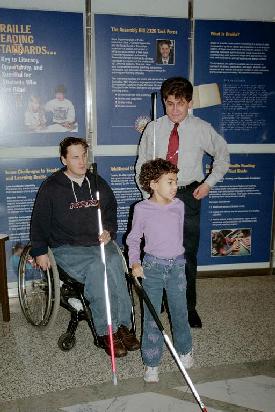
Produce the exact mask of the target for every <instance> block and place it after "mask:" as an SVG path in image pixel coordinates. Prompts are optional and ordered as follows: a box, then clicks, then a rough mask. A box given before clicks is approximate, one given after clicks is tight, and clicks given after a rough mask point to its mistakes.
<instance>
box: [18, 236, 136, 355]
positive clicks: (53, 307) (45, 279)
mask: <svg viewBox="0 0 275 412" xmlns="http://www.w3.org/2000/svg"><path fill="white" fill-rule="evenodd" d="M114 243H115V242H114ZM115 245H116V247H117V250H118V253H119V254H120V256H121V259H122V262H123V267H124V270H125V276H126V280H127V286H128V292H129V295H130V299H131V301H132V311H131V323H132V327H131V332H133V333H134V334H135V333H136V322H135V312H134V298H133V291H132V285H131V282H130V278H129V273H128V267H127V264H126V260H125V258H124V256H123V254H122V251H121V249H120V248H119V246H118V245H117V244H116V243H115ZM30 251H31V245H27V246H26V247H25V248H24V250H23V252H22V254H21V257H20V262H19V268H18V295H19V302H20V306H21V309H22V311H23V314H24V316H25V318H26V320H27V321H28V322H29V323H31V324H32V325H33V326H35V327H37V328H40V329H47V328H51V327H52V326H53V325H54V323H55V320H56V317H57V315H58V310H59V307H60V306H61V307H63V308H65V309H67V310H68V311H69V312H70V313H71V319H70V321H69V325H68V327H67V330H66V332H65V333H63V334H62V335H61V336H60V337H59V339H58V346H59V348H60V349H61V350H63V351H69V350H70V349H72V348H73V347H74V346H75V344H76V337H75V332H76V329H77V327H78V324H79V322H80V321H82V320H85V321H86V322H87V323H88V325H89V327H90V329H91V332H92V334H93V338H94V344H95V345H96V346H97V347H101V346H100V344H99V340H98V336H97V333H96V330H95V326H94V322H93V317H92V313H91V310H90V307H89V302H88V300H87V299H86V298H85V296H84V285H83V284H82V283H80V282H78V281H77V280H75V279H73V278H72V277H71V276H69V275H68V274H67V273H66V272H65V271H64V270H63V269H62V268H61V267H59V266H58V265H57V264H56V262H55V259H54V256H53V253H52V251H51V249H48V256H49V259H50V263H51V268H50V269H48V270H47V271H43V270H42V269H41V268H39V267H36V266H35V265H34V264H33V258H32V256H31V255H30Z"/></svg>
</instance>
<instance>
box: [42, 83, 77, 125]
mask: <svg viewBox="0 0 275 412" xmlns="http://www.w3.org/2000/svg"><path fill="white" fill-rule="evenodd" d="M65 94H66V88H65V86H64V85H63V84H60V85H59V86H57V87H56V89H55V98H54V99H52V100H49V101H48V102H47V103H46V106H45V110H46V112H50V113H51V114H52V123H55V124H59V125H61V126H63V127H64V128H65V129H67V130H73V129H74V128H75V108H74V105H73V104H72V102H71V101H70V100H68V99H66V98H65ZM64 131H65V130H64Z"/></svg>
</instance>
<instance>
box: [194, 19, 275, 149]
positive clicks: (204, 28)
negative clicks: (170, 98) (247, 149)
mask: <svg viewBox="0 0 275 412" xmlns="http://www.w3.org/2000/svg"><path fill="white" fill-rule="evenodd" d="M194 60H195V61H194V71H195V73H194V84H195V85H205V84H211V83H217V84H218V86H219V89H220V93H221V98H222V105H219V106H213V107H208V108H204V109H199V110H197V111H195V114H197V115H198V116H200V117H202V118H203V119H205V120H207V121H209V122H210V123H212V125H213V126H214V127H215V128H216V129H217V131H219V132H220V133H221V134H222V135H223V136H224V137H225V138H226V140H227V142H228V143H231V144H239V143H242V144H243V143H247V144H268V143H274V142H275V133H274V130H275V117H274V106H275V70H274V65H275V25H274V23H271V22H270V23H269V22H260V21H257V22H256V21H253V22H252V21H222V20H202V21H200V20H199V21H196V25H195V57H194Z"/></svg>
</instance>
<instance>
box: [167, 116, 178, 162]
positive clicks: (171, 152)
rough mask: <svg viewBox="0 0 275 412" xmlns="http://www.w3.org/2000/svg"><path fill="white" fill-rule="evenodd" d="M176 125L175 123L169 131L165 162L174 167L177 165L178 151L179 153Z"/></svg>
mask: <svg viewBox="0 0 275 412" xmlns="http://www.w3.org/2000/svg"><path fill="white" fill-rule="evenodd" d="M178 125H179V124H178V123H175V125H174V127H173V130H172V131H171V134H170V138H169V144H168V152H167V156H166V160H169V162H171V163H173V164H174V165H177V164H178V151H179V134H178Z"/></svg>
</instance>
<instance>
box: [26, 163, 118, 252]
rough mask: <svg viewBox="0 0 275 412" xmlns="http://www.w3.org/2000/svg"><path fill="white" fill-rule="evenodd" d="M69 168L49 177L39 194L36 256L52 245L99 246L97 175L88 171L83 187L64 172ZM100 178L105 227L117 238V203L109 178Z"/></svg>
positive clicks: (35, 218) (34, 233)
mask: <svg viewBox="0 0 275 412" xmlns="http://www.w3.org/2000/svg"><path fill="white" fill-rule="evenodd" d="M65 170H66V169H65V168H64V169H61V170H59V171H58V172H56V173H54V174H52V175H51V176H49V177H48V178H47V179H46V180H45V182H43V184H42V185H41V187H40V189H39V192H38V194H37V197H36V201H35V204H34V208H33V214H32V221H31V244H32V252H31V253H32V256H40V255H43V254H46V253H47V252H48V246H49V247H53V248H54V247H58V246H61V245H72V246H92V245H99V241H98V233H99V225H98V207H97V206H98V202H97V200H96V181H95V175H94V174H92V173H91V172H90V171H87V173H86V178H85V179H84V181H83V183H82V186H81V187H80V186H79V185H78V184H77V183H76V182H72V181H71V180H70V179H69V178H68V176H66V175H65V174H64V171H65ZM87 179H88V180H89V183H90V184H89V183H88V181H87ZM97 179H98V189H99V194H100V210H101V216H102V225H103V229H105V230H108V231H109V232H110V233H111V236H112V237H114V236H115V233H116V231H117V202H116V199H115V197H114V194H113V192H112V190H111V188H110V187H109V186H108V184H107V183H106V181H105V180H104V179H102V178H101V177H100V176H98V177H97Z"/></svg>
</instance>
